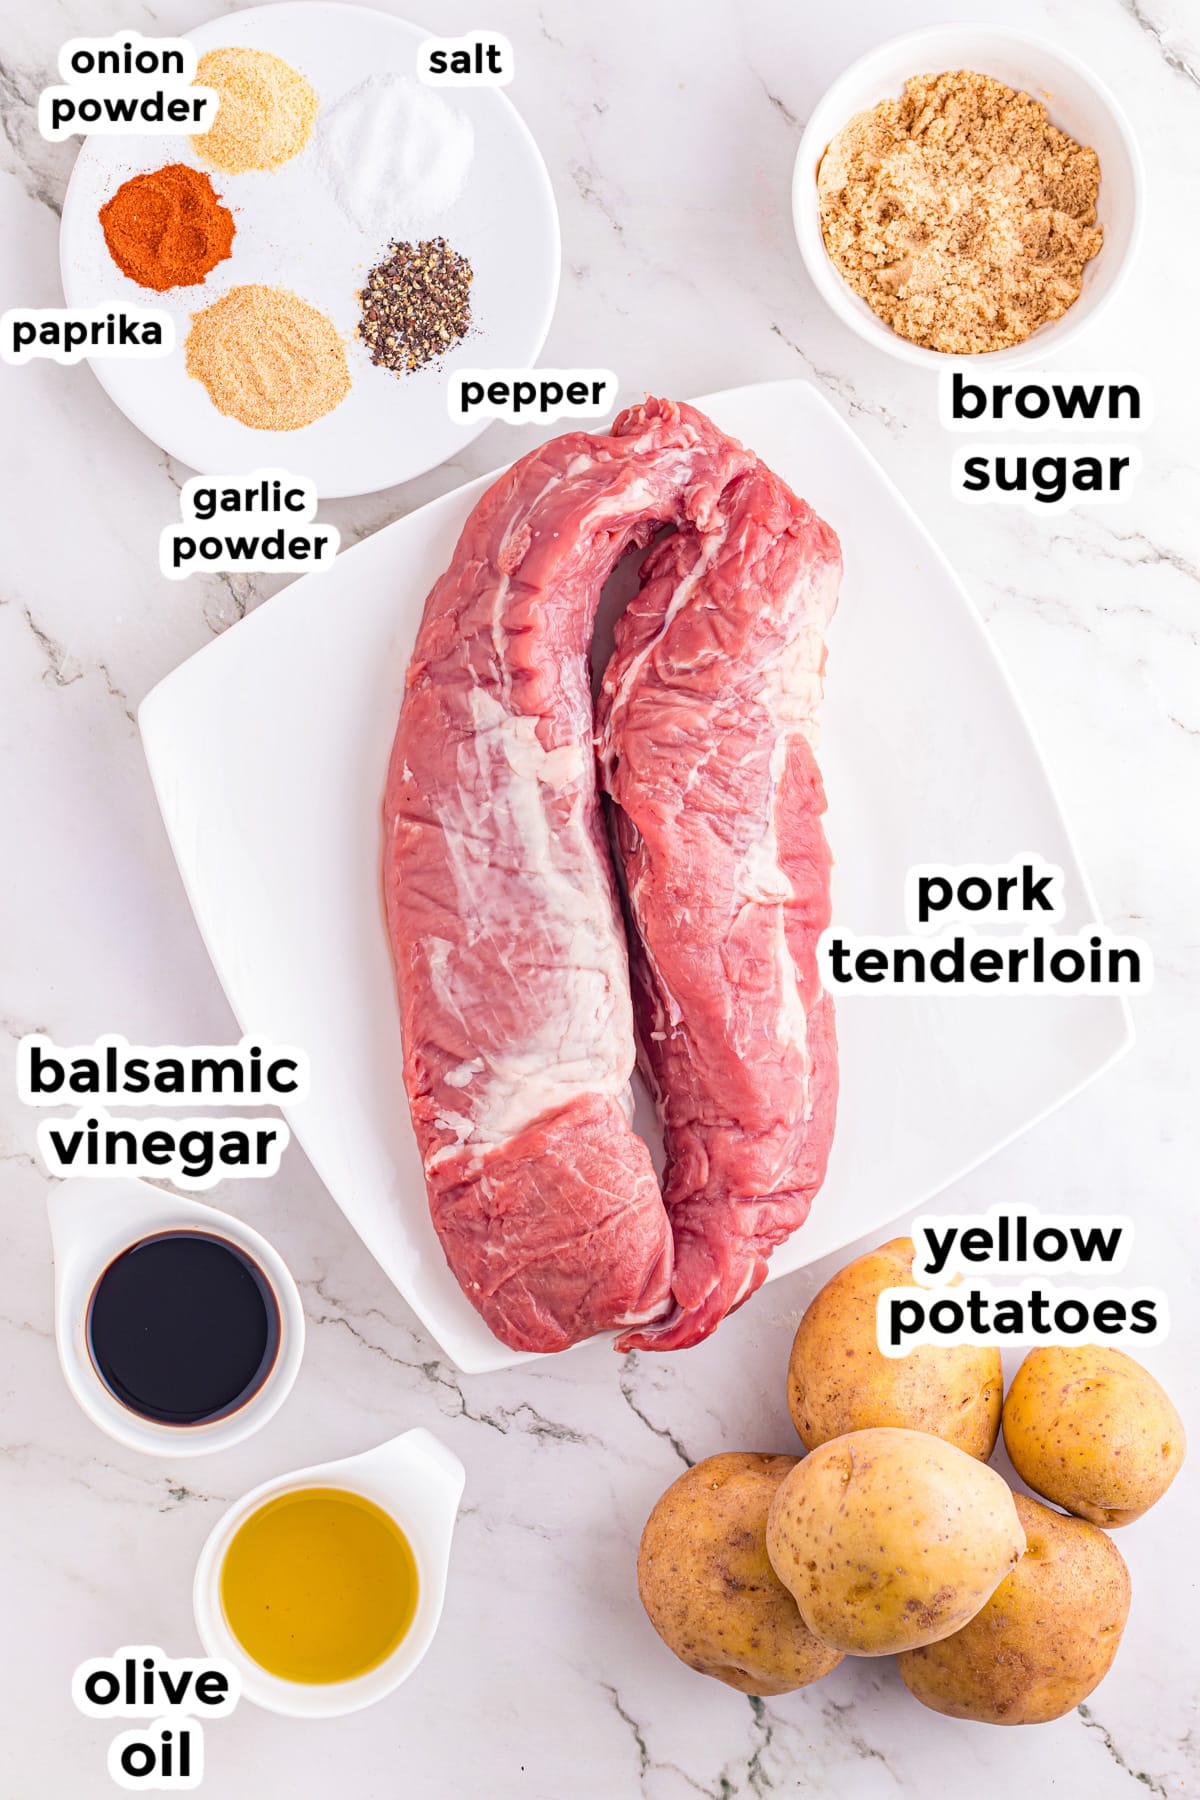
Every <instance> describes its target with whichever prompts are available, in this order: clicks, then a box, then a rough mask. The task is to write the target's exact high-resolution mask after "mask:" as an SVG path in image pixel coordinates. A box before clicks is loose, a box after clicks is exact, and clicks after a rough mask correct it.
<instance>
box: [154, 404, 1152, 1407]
mask: <svg viewBox="0 0 1200 1800" xmlns="http://www.w3.org/2000/svg"><path fill="white" fill-rule="evenodd" d="M699 404H700V406H701V407H703V409H704V410H705V411H706V412H708V413H710V414H711V416H712V417H713V419H715V420H716V422H717V424H719V425H720V426H721V427H722V428H723V429H724V430H726V431H728V432H731V433H732V434H733V435H734V436H735V437H737V438H740V439H741V440H742V441H743V442H745V443H746V444H748V445H750V446H751V447H752V448H753V449H754V450H756V451H757V452H758V454H759V455H760V456H761V457H762V458H763V459H764V461H766V462H767V463H769V464H770V466H771V467H772V468H773V469H775V470H777V471H778V473H779V474H780V475H781V476H782V477H783V478H784V480H785V481H787V482H788V483H790V485H791V486H792V487H793V488H794V489H795V490H796V491H797V492H798V493H800V494H802V495H803V496H804V497H805V499H807V500H808V501H810V502H811V504H812V505H813V506H815V507H816V509H817V511H818V512H820V513H821V514H822V515H823V517H825V518H826V519H827V520H828V521H829V523H830V524H831V525H832V526H833V527H834V528H835V530H836V531H837V532H838V533H839V535H840V537H841V540H842V548H843V553H844V556H845V565H846V572H845V580H844V583H843V587H842V597H841V602H840V605H839V609H838V614H837V617H836V619H835V620H834V623H833V627H832V630H831V632H830V640H829V667H828V671H827V681H826V702H825V711H824V717H823V725H822V740H823V750H822V766H823V769H824V773H825V778H826V785H827V788H828V793H829V813H828V818H827V821H826V823H827V829H828V834H829V840H830V843H831V844H832V846H833V852H834V856H835V858H836V870H835V877H834V923H835V925H837V926H839V927H841V928H844V929H847V930H850V931H856V932H868V931H871V932H897V931H901V930H903V928H904V920H903V889H904V877H905V874H906V872H907V870H908V869H909V867H910V866H911V865H912V864H914V863H920V862H946V863H967V862H985V863H998V862H1004V861H1007V860H1008V859H1010V858H1011V857H1013V856H1016V855H1018V854H1020V853H1022V852H1027V851H1036V852H1037V853H1038V854H1039V855H1040V856H1042V857H1044V858H1045V859H1046V860H1047V861H1048V862H1052V863H1056V864H1058V865H1059V866H1060V867H1061V868H1062V869H1063V870H1064V872H1065V875H1066V897H1067V911H1066V916H1065V918H1064V920H1063V921H1062V924H1061V926H1060V927H1059V928H1060V929H1061V930H1071V931H1074V930H1078V929H1079V928H1080V927H1081V926H1082V925H1084V924H1087V923H1090V922H1091V921H1092V920H1093V919H1095V918H1096V910H1095V905H1094V902H1093V900H1092V897H1091V894H1090V890H1089V888H1088V885H1087V880H1086V878H1085V876H1084V873H1083V870H1082V869H1081V868H1080V866H1079V861H1078V858H1077V856H1076V854H1075V850H1074V847H1073V845H1072V843H1071V840H1070V836H1069V833H1068V831H1067V827H1066V824H1065V821H1064V820H1063V817H1062V814H1061V812H1060V810H1059V806H1058V803H1057V800H1056V799H1055V796H1054V793H1053V791H1052V788H1051V785H1050V781H1049V778H1048V776H1047V773H1046V770H1045V768H1044V767H1043V765H1042V762H1041V759H1040V757H1039V755H1038V751H1037V748H1036V746H1035V744H1034V742H1033V739H1032V737H1031V735H1030V732H1029V727H1028V725H1027V723H1026V721H1025V718H1024V715H1023V714H1022V711H1021V708H1020V704H1019V702H1018V701H1017V698H1016V696H1015V694H1014V693H1013V691H1012V688H1011V687H1010V685H1009V682H1008V679H1007V677H1006V675H1005V673H1004V670H1003V668H1002V667H1001V665H1000V663H999V661H998V659H997V657H996V654H995V651H994V650H993V648H992V644H991V640H990V639H989V637H988V635H987V633H986V631H985V629H984V627H983V624H982V622H981V620H980V619H979V617H978V615H977V613H976V612H975V609H974V607H973V606H972V604H971V602H970V600H969V599H968V598H967V595H966V594H965V592H964V591H963V589H962V587H961V585H960V584H959V582H958V580H957V579H956V577H955V575H954V574H953V572H952V570H951V569H950V568H949V566H948V564H947V563H946V562H945V560H944V558H943V557H942V555H941V553H940V551H939V550H938V549H937V547H936V546H935V545H934V543H933V542H932V540H931V539H930V537H929V536H928V534H927V533H926V531H925V530H924V528H923V527H922V526H921V525H920V524H919V523H918V521H917V519H916V518H915V517H914V515H913V514H912V512H911V511H910V510H909V508H908V506H907V505H906V504H905V502H904V501H903V500H902V499H901V497H900V495H899V494H898V493H897V492H896V490H895V489H894V488H893V487H892V485H891V483H890V482H889V481H888V479H887V477H886V476H885V475H884V474H883V473H882V471H881V470H880V469H879V468H878V467H877V466H876V464H875V463H874V462H873V460H872V459H871V457H870V456H869V455H868V454H867V452H866V450H865V449H864V448H863V446H862V445H861V444H860V443H859V441H858V439H857V438H856V437H855V436H854V434H853V433H852V432H851V431H850V430H849V429H848V428H847V427H846V426H845V425H844V424H843V423H842V421H841V420H840V419H839V418H838V416H837V414H836V413H835V412H834V411H833V410H832V408H831V407H830V406H829V404H828V403H827V402H826V401H825V400H824V399H823V398H822V396H821V395H820V394H818V393H817V392H816V390H815V389H814V388H812V387H810V386H809V385H808V384H807V383H805V382H799V381H780V382H772V383H769V384H764V385H762V386H759V387H747V388H739V389H735V390H732V391H730V392H728V393H724V394H717V395H714V396H712V397H711V398H709V399H706V400H701V401H700V402H699ZM490 479H491V478H490V477H489V478H486V479H484V480H481V481H476V482H472V483H471V484H470V486H468V487H464V488H460V489H459V491H458V492H457V493H454V494H447V495H445V496H444V497H443V498H442V499H440V500H435V501H434V502H433V503H432V505H429V506H426V507H423V508H422V509H421V511H419V512H416V513H412V514H410V515H409V516H408V517H407V518H405V519H400V520H398V521H397V523H396V524H394V525H391V526H389V527H388V528H387V529H386V530H384V531H380V532H378V533H377V534H376V535H375V536H374V537H372V538H368V539H367V540H366V542H365V543H362V544H359V545H356V546H355V547H354V548H353V549H351V550H348V551H347V552H346V553H345V554H344V555H342V556H340V557H339V558H338V559H337V562H336V563H335V564H334V566H333V567H332V568H331V569H329V570H328V571H326V572H324V573H321V574H316V575H310V576H306V577H305V578H304V579H302V580H300V581H297V582H295V583H293V585H292V586H291V587H289V588H287V589H285V590H284V591H283V592H282V593H280V594H278V595H277V596H276V597H275V598H274V599H272V600H270V601H268V602H267V603H266V604H265V605H264V606H261V607H260V608H259V609H258V610H257V611H256V612H254V613H252V614H250V616H249V617H248V618H246V619H245V620H243V621H242V623H241V624H238V625H235V626H234V627H233V628H232V630H230V631H228V632H226V633H225V635H224V636H223V637H221V638H219V639H217V640H216V642H215V643H213V644H211V645H208V646H207V647H206V648H205V649H204V650H202V651H200V652H199V654H198V655H196V656H194V657H192V658H191V660H190V661H188V662H187V663H185V664H184V665H183V667H182V668H180V669H177V670H176V671H175V673H174V674H173V675H170V676H168V677H167V679H166V680H165V681H163V682H161V683H160V684H159V686H158V687H157V688H155V689H154V691H153V693H151V694H150V695H148V696H147V698H146V700H145V701H144V702H143V704H142V707H141V710H140V713H139V723H140V726H141V731H142V738H143V741H144V743H145V748H146V755H147V758H148V760H149V763H150V771H151V775H152V777H153V780H154V785H155V789H156V791H157V794H158V799H159V804H160V806H161V807H162V812H163V817H164V819H165V820H166V825H167V830H168V832H169V833H170V838H171V843H172V846H173V848H174V851H175V856H176V858H177V860H178V863H179V867H180V870H181V872H182V874H183V879H184V882H185V884H186V887H187V891H188V895H189V897H190V899H191V903H192V907H193V909H194V911H195V914H196V918H197V920H198V922H199V925H200V929H201V931H202V932H203V934H204V939H205V942H206V944H207V946H208V949H209V953H210V955H211V956H212V959H213V962H214V963H215V965H216V968H217V972H218V974H219V976H220V978H221V981H222V983H223V984H224V987H225V992H226V993H227V995H228V996H229V1000H230V1003H231V1005H232V1007H233V1010H234V1012H235V1014H236V1015H237V1018H238V1020H239V1021H240V1023H241V1026H242V1029H243V1031H245V1032H248V1033H254V1034H260V1035H262V1036H265V1037H268V1038H272V1039H274V1040H276V1041H278V1042H281V1043H288V1044H294V1045H299V1046H301V1047H302V1048H304V1049H305V1050H307V1051H308V1054H309V1056H310V1058H311V1063H312V1091H311V1096H310V1098H309V1099H308V1100H306V1101H305V1102H304V1103H303V1104H301V1105H298V1106H295V1107H292V1108H291V1109H290V1110H289V1113H288V1118H289V1121H290V1123H291V1125H292V1127H293V1129H294V1131H295V1133H296V1136H297V1137H298V1138H299V1140H300V1142H301V1143H302V1144H303V1146H304V1148H305V1150H306V1151H307V1152H308V1155H309V1156H310V1157H311V1159H312V1161H313V1163H314V1164H315V1166H316V1168H317V1170H318V1172H319V1174H320V1175H321V1178H322V1180H323V1181H324V1182H325V1184H326V1186H327V1187H328V1189H329V1191H330V1193H331V1194H332V1195H333V1197H334V1199H335V1200H336V1201H337V1203H338V1205H339V1206H340V1207H341V1208H342V1210H343V1212H344V1213H345V1214H346V1217H347V1218H348V1219H349V1220H350V1222H351V1224H352V1225H353V1226H354V1228H355V1230H356V1231H357V1232H358V1233H359V1235H360V1236H361V1237H362V1239H363V1241H364V1242H365V1243H366V1244H367V1246H368V1248H369V1249H370V1250H371V1251H372V1253H373V1254H374V1255H375V1256H376V1257H377V1258H378V1260H379V1262H380V1263H381V1265H382V1266H383V1268H384V1269H385V1271H386V1272H387V1274H388V1275H389V1276H390V1278H391V1279H392V1281H393V1282H394V1283H395V1284H396V1286H397V1288H398V1289H399V1290H400V1292H401V1293H402V1294H403V1295H404V1298H405V1299H406V1300H407V1301H408V1302H409V1304H410V1305H411V1306H412V1308H413V1310H414V1311H415V1312H416V1313H417V1314H418V1316H419V1317H420V1318H421V1320H422V1321H423V1322H424V1324H425V1325H426V1326H427V1327H428V1329H429V1331H430V1332H431V1333H432V1334H433V1336H434V1337H435V1338H436V1339H437V1341H438V1343H439V1344H441V1346H442V1348H443V1349H444V1350H445V1351H446V1352H447V1354H448V1355H449V1356H451V1357H453V1359H454V1361H455V1362H456V1363H457V1364H458V1365H459V1367H460V1368H461V1369H463V1370H465V1371H467V1372H468V1373H474V1372H477V1371H483V1370H488V1369H498V1368H505V1367H508V1366H510V1365H512V1364H514V1363H516V1362H520V1361H522V1360H524V1358H523V1357H521V1356H520V1355H519V1354H518V1353H516V1352H514V1351H510V1350H508V1349H506V1348H505V1347H504V1346H503V1345H502V1344H500V1343H499V1342H497V1340H496V1339H495V1338H493V1336H492V1334H491V1333H490V1332H489V1331H488V1329H487V1327H486V1326H485V1325H484V1324H483V1321H482V1320H481V1319H480V1318H479V1317H478V1316H477V1314H476V1313H475V1311H474V1310H473V1308H472V1307H471V1306H470V1304H469V1303H468V1301H467V1300H466V1299H465V1298H464V1296H463V1295H462V1294H461V1293H460V1291H459V1289H458V1286H457V1284H456V1283H455V1281H454V1279H453V1277H452V1276H451V1274H450V1272H449V1270H448V1269H447V1267H446V1264H445V1261H444V1259H443V1257H442V1252H441V1248H440V1246H439V1244H438V1241H437V1238H436V1236H435V1235H434V1232H433V1228H432V1226H431V1224H430V1221H429V1214H428V1209H427V1206H426V1200H425V1188H424V1182H423V1179H422V1174H421V1165H420V1159H419V1157H418V1154H417V1147H416V1142H415V1140H414V1138H413V1135H412V1131H411V1129H410V1126H409V1119H408V1107H407V1103H406V1100H405V1096H404V1089H403V1085H402V1082H401V1060H402V1059H401V1047H400V1030H399V1021H398V1015H397V1007H396V1001H395V996H394V990H393V983H392V968H391V961H390V956H389V951H388V943H387V937H386V934H385V930H384V923H383V911H382V900H381V884H380V876H379V866H380V854H381V839H382V832H381V819H380V805H381V799H382V794H383V783H384V775H385V772H386V768H387V761H388V753H389V750H390V748H391V742H392V737H393V734H394V731H395V727H396V719H397V715H398V711H399V706H400V696H401V692H402V687H403V682H404V673H405V667H406V664H407V662H408V656H409V651H410V649H411V647H412V643H413V638H414V635H415V633H416V629H417V625H418V622H419V620H420V617H421V609H422V606H423V604H424V600H425V596H426V593H427V592H428V590H429V588H430V587H431V586H432V584H433V582H434V580H435V579H436V577H437V576H438V575H439V574H440V573H441V571H442V570H443V569H444V568H445V566H446V564H447V562H448V560H449V557H450V554H451V551H452V549H453V547H454V543H455V540H456V538H457V535H458V532H459V529H460V527H461V525H462V523H463V521H464V519H465V518H466V516H467V513H468V512H469V511H470V508H471V507H472V505H473V504H474V502H475V500H476V499H477V498H478V497H479V495H480V494H481V493H482V492H483V490H484V488H485V487H486V486H487V485H488V480H490ZM838 1036H839V1040H840V1044H841V1069H842V1085H841V1105H840V1112H839V1118H838V1129H837V1137H836V1140H835V1143H834V1150H833V1156H832V1159H831V1162H830V1165H829V1174H828V1178H827V1180H826V1182H825V1186H824V1188H823V1189H822V1191H821V1193H820V1194H819V1195H818V1197H817V1199H816V1201H815V1203H814V1206H813V1211H812V1216H811V1218H810V1219H809V1221H808V1223H807V1224H806V1225H805V1226H804V1227H803V1229H802V1230H800V1231H798V1232H797V1233H796V1235H795V1236H794V1237H793V1238H792V1239H791V1241H790V1242H789V1243H788V1244H786V1245H784V1247H783V1248H782V1249H780V1250H778V1251H777V1252H776V1254H775V1257H774V1260H773V1262H772V1265H771V1273H772V1275H773V1276H778V1275H784V1274H787V1273H788V1272H789V1271H791V1270H793V1269H797V1268H801V1267H803V1266H804V1264H806V1263H810V1262H815V1261H816V1260H817V1259H818V1258H820V1257H823V1256H827V1255H829V1254H830V1253H831V1252H832V1251H834V1250H837V1249H839V1248H840V1247H841V1246H842V1245H843V1244H847V1243H850V1242H851V1241H852V1240H853V1239H855V1238H857V1237H861V1236H863V1235H864V1234H866V1233H868V1232H871V1231H873V1230H876V1229H878V1228H880V1227H882V1226H883V1225H885V1224H886V1223H887V1222H888V1221H889V1220H890V1219H894V1218H897V1217H899V1216H900V1214H902V1213H904V1212H908V1211H910V1210H911V1209H912V1208H914V1207H916V1206H917V1205H919V1204H921V1203H923V1202H924V1201H926V1200H928V1199H929V1198H930V1196H931V1195H933V1194H935V1193H937V1192H938V1190H939V1189H941V1188H944V1187H946V1186H947V1185H948V1184H949V1183H950V1182H953V1181H954V1180H956V1179H957V1178H958V1177H959V1176H961V1175H963V1174H965V1173H966V1171H967V1170H969V1169H970V1168H972V1167H974V1165H975V1164H977V1163H979V1162H981V1161H982V1160H983V1159H984V1158H985V1157H987V1156H990V1155H992V1154H993V1153H994V1152H995V1151H996V1150H998V1149H999V1148H1000V1147H1001V1146H1002V1145H1004V1144H1005V1143H1007V1142H1008V1141H1009V1140H1010V1139H1011V1138H1013V1137H1014V1136H1015V1135H1016V1134H1017V1133H1019V1132H1021V1131H1024V1130H1026V1129H1027V1128H1028V1127H1029V1126H1030V1125H1032V1124H1033V1123H1034V1122H1035V1121H1036V1120H1037V1119H1039V1118H1041V1117H1042V1116H1043V1115H1044V1114H1045V1113H1047V1112H1049V1111H1050V1110H1051V1109H1052V1108H1053V1107H1055V1106H1057V1105H1059V1104H1060V1103H1061V1102H1062V1101H1063V1100H1065V1099H1067V1098H1068V1096H1070V1095H1071V1094H1073V1093H1075V1092H1076V1091H1077V1090H1078V1089H1079V1088H1080V1087H1081V1086H1083V1084H1084V1083H1085V1082H1087V1081H1089V1080H1091V1079H1092V1077H1094V1076H1095V1075H1097V1074H1099V1073H1100V1071H1101V1070H1102V1069H1103V1068H1105V1067H1106V1066H1107V1065H1108V1064H1109V1063H1110V1062H1112V1061H1113V1060H1114V1058H1116V1057H1117V1056H1119V1055H1120V1054H1121V1053H1122V1052H1123V1051H1124V1050H1126V1049H1127V1048H1128V1047H1129V1044H1130V1043H1131V1042H1132V1029H1131V1025H1130V1021H1129V1015H1128V1011H1127V1009H1126V1007H1125V1005H1124V1003H1123V1002H1122V1001H1121V1000H1119V999H1117V998H1112V997H1104V996H1097V995H1086V996H1075V995H1072V994H1069V993H1048V994H1038V995H1033V994H1021V995H1016V994H1011V993H987V994H984V995H981V996H975V995H966V994H963V993H951V994H947V993H941V994H937V993H934V994H925V995H916V994H913V995H904V996H901V995H899V994H888V995H857V994H850V995H847V996H844V997H843V998H841V999H840V1000H839V1003H838ZM751 1304H753V1302H751Z"/></svg>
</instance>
